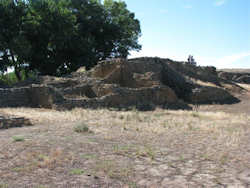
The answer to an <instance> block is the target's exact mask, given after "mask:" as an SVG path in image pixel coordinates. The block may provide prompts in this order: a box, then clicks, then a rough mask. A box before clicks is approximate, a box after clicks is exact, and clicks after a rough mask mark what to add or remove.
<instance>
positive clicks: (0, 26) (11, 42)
mask: <svg viewBox="0 0 250 188" xmlns="http://www.w3.org/2000/svg"><path fill="white" fill-rule="evenodd" d="M26 13H27V7H26V4H25V3H24V2H22V1H12V0H1V1H0V70H2V71H6V70H7V67H10V66H12V67H14V68H15V74H16V77H17V78H18V79H19V80H21V75H20V71H21V69H22V67H23V66H24V64H25V61H24V58H25V56H27V54H28V53H29V52H28V51H29V45H28V43H27V41H26V40H25V38H24V37H23V34H22V31H23V30H22V27H23V23H24V19H25V16H26Z"/></svg>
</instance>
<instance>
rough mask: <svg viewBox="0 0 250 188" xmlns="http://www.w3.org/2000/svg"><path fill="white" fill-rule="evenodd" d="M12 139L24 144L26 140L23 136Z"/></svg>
mask: <svg viewBox="0 0 250 188" xmlns="http://www.w3.org/2000/svg"><path fill="white" fill-rule="evenodd" d="M12 139H13V140H14V142H23V141H25V138H24V137H23V136H13V137H12Z"/></svg>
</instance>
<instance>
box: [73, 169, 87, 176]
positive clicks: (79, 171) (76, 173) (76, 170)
mask: <svg viewBox="0 0 250 188" xmlns="http://www.w3.org/2000/svg"><path fill="white" fill-rule="evenodd" d="M70 174H71V175H81V174H84V170H82V169H79V168H74V169H72V170H71V171H70Z"/></svg>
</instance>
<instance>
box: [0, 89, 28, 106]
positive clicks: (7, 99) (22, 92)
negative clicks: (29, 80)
mask: <svg viewBox="0 0 250 188" xmlns="http://www.w3.org/2000/svg"><path fill="white" fill-rule="evenodd" d="M27 89H28V88H15V89H14V88H11V89H0V107H19V106H30V100H29V97H28V95H27Z"/></svg>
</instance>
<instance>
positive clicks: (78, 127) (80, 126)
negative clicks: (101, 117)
mask: <svg viewBox="0 0 250 188" xmlns="http://www.w3.org/2000/svg"><path fill="white" fill-rule="evenodd" d="M74 131H75V132H77V133H91V132H92V131H90V130H89V127H88V125H86V124H84V123H80V124H77V125H76V126H75V127H74Z"/></svg>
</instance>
